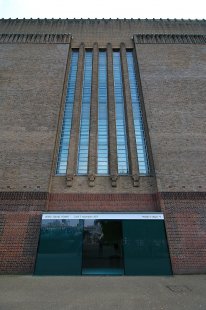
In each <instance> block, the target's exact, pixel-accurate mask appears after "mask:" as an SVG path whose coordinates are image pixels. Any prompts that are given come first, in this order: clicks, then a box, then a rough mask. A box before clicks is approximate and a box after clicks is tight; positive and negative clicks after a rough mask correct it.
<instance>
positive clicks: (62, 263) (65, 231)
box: [35, 219, 83, 275]
mask: <svg viewBox="0 0 206 310" xmlns="http://www.w3.org/2000/svg"><path fill="white" fill-rule="evenodd" d="M82 230H83V220H73V219H72V220H68V219H55V220H47V219H44V220H42V227H41V235H40V241H39V247H38V256H37V261H36V268H35V274H44V275H66V274H67V275H72V274H81V261H82Z"/></svg>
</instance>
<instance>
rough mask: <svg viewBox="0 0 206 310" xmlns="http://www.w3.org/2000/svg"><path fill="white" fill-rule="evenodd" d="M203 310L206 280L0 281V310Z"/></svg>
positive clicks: (32, 278)
mask: <svg viewBox="0 0 206 310" xmlns="http://www.w3.org/2000/svg"><path fill="white" fill-rule="evenodd" d="M17 309H18V310H24V309H25V310H47V309H49V310H87V309H88V310H93V309H94V310H99V309H101V310H184V309H187V310H198V309H202V310H206V275H186V276H171V277H169V276H168V277H149V276H148V277H143V276H141V277H133V276H131V277H127V276H116V277H115V276H114V277H110V276H103V277H100V276H79V277H78V276H76V277H73V276H72V277H71V276H65V277H58V276H56V277H53V276H49V277H48V276H0V310H17Z"/></svg>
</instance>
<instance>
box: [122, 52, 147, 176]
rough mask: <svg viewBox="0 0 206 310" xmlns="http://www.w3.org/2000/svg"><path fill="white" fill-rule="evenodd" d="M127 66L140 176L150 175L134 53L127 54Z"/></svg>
mask: <svg viewBox="0 0 206 310" xmlns="http://www.w3.org/2000/svg"><path fill="white" fill-rule="evenodd" d="M127 64H128V72H129V82H130V91H131V99H132V108H133V118H134V128H135V136H136V147H137V154H138V164H139V173H140V175H147V174H149V161H148V153H147V146H146V139H145V132H144V124H143V117H142V111H141V105H140V97H139V90H138V84H137V77H136V72H135V64H134V58H133V52H132V51H128V52H127Z"/></svg>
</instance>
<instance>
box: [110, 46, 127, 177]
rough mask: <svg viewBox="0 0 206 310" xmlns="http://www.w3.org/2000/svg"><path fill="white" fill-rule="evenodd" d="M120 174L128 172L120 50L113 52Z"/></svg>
mask: <svg viewBox="0 0 206 310" xmlns="http://www.w3.org/2000/svg"><path fill="white" fill-rule="evenodd" d="M113 69H114V94H115V109H116V136H117V162H118V174H128V173H129V166H128V151H127V134H126V126H125V111H124V95H123V84H122V70H121V59H120V52H119V51H115V52H113Z"/></svg>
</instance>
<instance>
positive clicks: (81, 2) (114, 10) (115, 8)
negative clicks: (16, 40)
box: [0, 0, 206, 19]
mask: <svg viewBox="0 0 206 310" xmlns="http://www.w3.org/2000/svg"><path fill="white" fill-rule="evenodd" d="M0 18H171V19H172V18H177V19H181V18H183V19H206V0H195V1H194V0H192V1H191V0H187V1H186V0H170V1H168V0H141V1H138V0H122V1H121V0H99V1H98V0H96V1H95V0H32V1H31V0H0Z"/></svg>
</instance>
